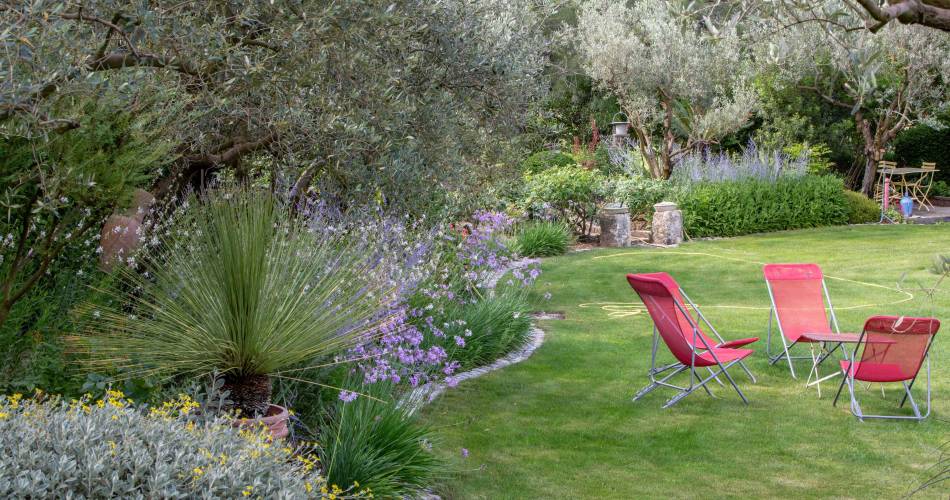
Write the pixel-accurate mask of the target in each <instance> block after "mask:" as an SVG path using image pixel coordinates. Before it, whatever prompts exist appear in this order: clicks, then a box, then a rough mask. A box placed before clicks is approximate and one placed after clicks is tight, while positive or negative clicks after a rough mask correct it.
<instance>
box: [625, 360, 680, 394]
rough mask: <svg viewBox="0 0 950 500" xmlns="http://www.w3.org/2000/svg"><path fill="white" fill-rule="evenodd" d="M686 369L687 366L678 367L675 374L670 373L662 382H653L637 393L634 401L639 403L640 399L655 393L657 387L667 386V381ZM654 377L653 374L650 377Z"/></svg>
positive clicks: (674, 371)
mask: <svg viewBox="0 0 950 500" xmlns="http://www.w3.org/2000/svg"><path fill="white" fill-rule="evenodd" d="M671 367H672V366H671ZM685 369H686V365H679V366H676V367H675V369H674V370H673V372H672V373H670V374H669V375H667V376H665V377H663V378H661V379H660V380H653V382H652V383H650V384H649V385H647V386H646V387H644V388H643V389H640V390H639V391H638V392H637V394H636V395H635V396H633V400H634V401H639V400H640V398H642V397H643V396H646V395H647V394H649V393H651V392H653V390H654V389H656V388H657V387H660V386H662V385H667V384H666V381H667V380H669V379H670V378H672V377H673V376H674V375H676V374H678V373H680V372H682V371H683V370H685ZM653 375H654V374H651V375H650V376H651V378H652V377H653Z"/></svg>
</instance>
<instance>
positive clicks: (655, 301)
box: [627, 273, 759, 408]
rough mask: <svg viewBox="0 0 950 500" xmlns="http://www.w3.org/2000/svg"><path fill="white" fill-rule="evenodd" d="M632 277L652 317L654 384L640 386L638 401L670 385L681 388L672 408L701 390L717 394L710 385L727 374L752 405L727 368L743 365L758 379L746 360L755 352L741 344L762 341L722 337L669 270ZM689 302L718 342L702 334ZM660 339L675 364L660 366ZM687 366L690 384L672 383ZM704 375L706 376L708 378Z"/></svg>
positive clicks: (633, 275)
mask: <svg viewBox="0 0 950 500" xmlns="http://www.w3.org/2000/svg"><path fill="white" fill-rule="evenodd" d="M627 281H628V282H629V283H630V286H631V287H633V289H634V290H635V291H636V292H637V294H638V295H639V296H640V299H641V300H642V301H643V304H644V305H645V306H646V308H647V311H648V312H649V314H650V317H651V319H652V320H653V349H652V351H653V352H652V357H651V364H650V371H649V372H648V375H649V378H650V384H649V385H647V386H646V387H644V388H643V389H641V390H640V391H639V392H638V393H637V394H636V396H634V398H633V400H634V401H638V400H639V399H641V398H642V397H644V396H646V395H647V394H649V393H650V392H652V391H653V390H654V389H656V388H658V387H661V386H663V387H669V388H672V389H676V390H677V391H678V392H677V394H675V395H674V396H673V397H672V398H670V399H669V400H668V401H667V402H666V403H665V404H664V405H663V408H669V407H670V406H673V405H674V404H676V403H678V402H679V401H680V400H682V399H683V398H685V397H686V396H688V395H690V394H692V393H693V392H694V391H695V390H697V389H699V388H702V389H703V390H705V391H706V392H707V393H708V394H710V395H712V392H711V391H710V390H709V387H707V384H708V383H709V382H710V381H711V380H716V381H717V382H719V383H720V384H722V381H720V380H719V378H718V377H719V375H724V376H725V377H726V379H727V380H728V381H729V383H730V384H731V385H732V387H733V388H735V390H736V392H737V393H739V397H741V398H742V401H743V402H745V403H746V404H748V403H749V400H748V399H746V397H745V394H743V393H742V391H741V390H740V389H739V386H738V385H736V382H735V380H733V378H732V375H730V373H729V371H728V368H730V367H731V366H733V365H735V364H739V366H740V367H741V368H742V369H743V370H745V372H746V374H748V376H749V378H750V379H752V381H753V382H755V377H754V376H753V375H752V372H750V371H749V369H748V367H746V366H745V365H744V364H743V363H742V360H743V359H745V358H746V357H748V356H750V355H751V354H752V353H753V352H754V351H752V350H751V349H743V348H742V346H745V345H748V344H751V343H753V342H756V341H757V340H759V339H758V338H746V339H740V340H733V341H730V342H726V341H725V340H723V338H722V337H721V336H720V335H719V332H717V331H716V329H715V328H713V326H712V325H711V324H710V323H709V321H707V320H706V317H705V316H703V314H702V312H701V311H700V310H699V308H697V307H696V305H695V304H693V302H692V301H691V300H689V297H687V296H686V294H685V293H684V292H683V291H682V289H680V288H679V286H677V284H676V282H675V281H674V280H673V278H672V277H670V275H668V274H666V273H650V274H628V275H627ZM687 303H688V304H689V306H690V307H691V308H692V309H693V310H694V311H696V314H697V316H698V317H699V320H701V321H702V322H703V323H704V324H705V325H706V327H708V328H709V330H710V331H711V332H712V333H713V335H715V336H716V338H717V339H719V340H718V341H715V340H713V339H712V338H710V337H709V336H708V335H707V334H706V333H704V332H703V330H702V329H701V328H700V325H699V321H697V320H696V319H694V318H693V317H692V315H691V314H690V313H689V311H688V310H687ZM659 339H662V340H663V343H665V344H666V346H667V348H668V349H669V350H670V353H672V354H673V357H674V358H676V362H674V363H670V364H667V365H665V366H661V367H658V366H657V365H656V355H657V348H658V344H659ZM697 368H705V369H706V370H708V372H709V375H708V376H706V373H701V372H700V371H698V370H697ZM685 370H688V371H689V385H688V386H685V387H684V386H678V385H674V384H671V383H669V382H668V381H669V380H670V379H671V378H673V377H674V376H675V375H677V374H679V373H680V372H683V371H685ZM666 372H669V373H667V374H666V375H665V376H663V378H660V379H658V378H657V376H658V375H661V374H663V373H666ZM704 376H706V378H703V377H704Z"/></svg>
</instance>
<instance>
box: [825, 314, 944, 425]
mask: <svg viewBox="0 0 950 500" xmlns="http://www.w3.org/2000/svg"><path fill="white" fill-rule="evenodd" d="M938 329H940V321H938V320H937V319H935V318H910V317H897V316H872V317H870V318H868V320H867V321H866V322H865V323H864V331H863V332H861V335H860V339H859V340H858V343H857V345H855V348H854V352H853V354H852V355H851V358H850V360H847V359H846V360H842V361H841V372H842V373H843V374H844V380H842V381H841V385H840V386H838V394H837V395H835V401H834V403H833V404H837V402H838V398H839V397H840V396H841V389H842V388H843V387H844V386H845V385H847V386H848V393H849V394H850V395H851V413H853V414H854V416H856V417H858V419H860V420H861V421H864V419H866V418H887V419H909V420H917V421H920V420H923V419H925V418H927V417H928V416H929V415H930V357H929V356H928V353H929V352H930V346H931V345H933V339H934V337H935V336H936V334H937V330H938ZM859 353H860V359H859V356H858V355H859ZM925 360H926V362H927V389H926V401H927V413H924V414H921V413H920V408H919V407H918V406H917V402H916V401H914V396H913V394H911V389H912V388H913V386H914V382H915V381H916V380H917V375H918V373H919V372H920V368H921V366H922V365H923V363H924V361H925ZM859 381H860V382H867V383H897V382H900V383H901V384H902V386H903V388H904V397H903V398H902V399H901V402H900V405H899V406H900V407H903V406H904V403H906V402H908V401H909V402H910V407H911V410H912V411H913V413H914V414H913V415H868V414H865V413H864V412H863V410H862V409H861V405H860V403H859V402H858V399H857V395H856V389H857V388H856V386H855V384H856V383H857V382H859Z"/></svg>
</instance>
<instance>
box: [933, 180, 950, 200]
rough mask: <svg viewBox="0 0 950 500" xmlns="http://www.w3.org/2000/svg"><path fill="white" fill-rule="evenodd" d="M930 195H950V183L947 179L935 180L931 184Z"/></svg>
mask: <svg viewBox="0 0 950 500" xmlns="http://www.w3.org/2000/svg"><path fill="white" fill-rule="evenodd" d="M928 196H950V183H948V182H945V181H934V182H933V184H931V186H930V192H929V193H928Z"/></svg>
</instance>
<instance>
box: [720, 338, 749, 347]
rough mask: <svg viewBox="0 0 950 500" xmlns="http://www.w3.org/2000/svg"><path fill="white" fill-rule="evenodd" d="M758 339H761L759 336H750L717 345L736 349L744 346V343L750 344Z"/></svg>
mask: <svg viewBox="0 0 950 500" xmlns="http://www.w3.org/2000/svg"><path fill="white" fill-rule="evenodd" d="M758 341H759V338H758V337H749V338H747V339H736V340H727V341H725V342H723V343H721V344H719V345H717V346H716V347H719V348H722V349H735V348H736V347H742V346H744V345H749V344H751V343H753V342H758Z"/></svg>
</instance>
